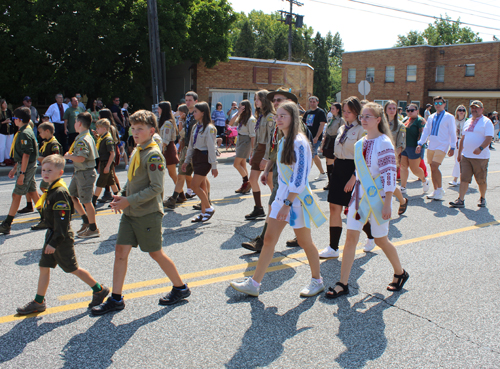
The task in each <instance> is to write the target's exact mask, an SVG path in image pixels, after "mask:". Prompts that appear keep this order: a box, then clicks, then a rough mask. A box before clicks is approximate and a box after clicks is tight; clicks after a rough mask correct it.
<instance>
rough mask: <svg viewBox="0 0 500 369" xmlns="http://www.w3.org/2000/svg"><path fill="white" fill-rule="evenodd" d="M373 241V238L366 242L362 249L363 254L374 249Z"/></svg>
mask: <svg viewBox="0 0 500 369" xmlns="http://www.w3.org/2000/svg"><path fill="white" fill-rule="evenodd" d="M375 246H377V245H375V240H374V239H373V238H369V239H367V240H366V243H365V247H363V251H364V252H370V251H372V250H373V249H374V248H375Z"/></svg>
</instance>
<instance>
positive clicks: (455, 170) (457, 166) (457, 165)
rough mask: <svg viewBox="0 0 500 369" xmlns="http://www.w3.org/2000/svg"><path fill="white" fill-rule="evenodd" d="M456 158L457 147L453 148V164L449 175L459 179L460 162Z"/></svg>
mask: <svg viewBox="0 0 500 369" xmlns="http://www.w3.org/2000/svg"><path fill="white" fill-rule="evenodd" d="M457 158H458V147H457V148H456V149H455V166H454V167H453V172H452V173H451V175H452V176H453V177H456V178H458V179H459V180H460V163H459V162H458V160H457Z"/></svg>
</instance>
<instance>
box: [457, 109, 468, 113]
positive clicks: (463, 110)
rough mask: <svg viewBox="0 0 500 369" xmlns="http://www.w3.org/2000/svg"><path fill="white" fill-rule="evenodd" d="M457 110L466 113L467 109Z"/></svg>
mask: <svg viewBox="0 0 500 369" xmlns="http://www.w3.org/2000/svg"><path fill="white" fill-rule="evenodd" d="M457 111H459V112H462V113H465V111H466V110H465V109H458V110H457Z"/></svg>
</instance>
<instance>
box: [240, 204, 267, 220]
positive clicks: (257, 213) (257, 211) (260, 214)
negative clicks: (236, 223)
mask: <svg viewBox="0 0 500 369" xmlns="http://www.w3.org/2000/svg"><path fill="white" fill-rule="evenodd" d="M265 217H266V213H265V212H264V208H262V207H260V208H258V207H257V206H254V207H253V211H252V212H251V213H250V214H247V215H245V219H246V220H255V219H257V218H265Z"/></svg>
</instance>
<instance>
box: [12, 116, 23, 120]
mask: <svg viewBox="0 0 500 369" xmlns="http://www.w3.org/2000/svg"><path fill="white" fill-rule="evenodd" d="M18 119H19V120H21V118H18V117H12V120H18Z"/></svg>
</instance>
